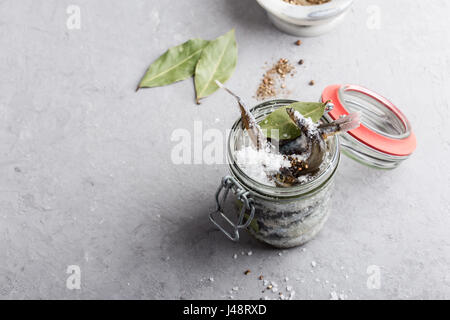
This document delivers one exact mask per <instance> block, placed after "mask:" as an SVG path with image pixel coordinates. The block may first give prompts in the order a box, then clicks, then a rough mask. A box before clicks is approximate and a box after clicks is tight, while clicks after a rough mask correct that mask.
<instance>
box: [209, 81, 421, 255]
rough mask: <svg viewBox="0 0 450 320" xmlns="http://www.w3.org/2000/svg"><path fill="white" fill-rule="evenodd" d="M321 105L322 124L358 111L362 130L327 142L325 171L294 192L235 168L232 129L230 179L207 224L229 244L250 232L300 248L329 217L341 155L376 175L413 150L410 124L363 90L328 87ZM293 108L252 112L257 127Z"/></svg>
mask: <svg viewBox="0 0 450 320" xmlns="http://www.w3.org/2000/svg"><path fill="white" fill-rule="evenodd" d="M321 101H322V102H328V101H331V102H332V103H333V104H334V108H333V109H332V110H330V111H329V112H328V113H326V114H325V115H324V117H322V121H324V122H329V121H333V120H336V119H338V118H339V117H342V116H344V115H347V114H349V112H353V111H359V112H360V113H361V124H360V126H359V127H358V128H356V129H354V130H351V131H349V132H347V133H344V134H342V135H340V138H338V137H337V136H334V137H331V138H329V139H328V141H327V148H328V150H327V158H326V161H324V163H323V166H324V167H323V168H321V170H320V171H319V173H317V174H316V175H314V176H313V177H312V179H310V180H308V182H305V183H302V184H299V185H296V186H293V187H289V188H279V187H275V186H269V185H265V184H262V183H260V182H258V181H256V180H254V179H252V178H251V177H249V176H248V175H247V174H246V173H245V172H243V171H242V170H241V169H240V168H239V166H238V165H237V164H236V158H235V153H236V151H237V150H239V149H240V148H241V147H242V146H243V142H242V141H241V138H242V137H243V136H244V134H243V132H244V129H243V128H242V122H241V119H239V120H238V121H236V123H235V124H234V125H233V127H232V130H231V133H230V136H229V140H228V153H227V156H228V164H229V169H230V173H231V175H230V176H226V177H224V178H223V180H222V183H221V185H220V187H219V189H218V190H217V193H216V204H217V209H216V211H215V212H213V213H211V214H210V220H211V221H212V222H213V223H214V224H215V225H216V226H217V227H218V228H219V229H220V230H222V232H224V233H225V234H226V236H227V237H228V238H230V239H231V240H233V241H237V240H239V230H241V229H248V230H249V232H250V233H251V234H252V235H253V236H254V237H255V238H257V239H258V240H261V241H263V242H265V243H268V244H270V245H272V246H275V247H279V248H289V247H294V246H298V245H301V244H304V243H305V242H307V241H308V240H310V239H312V238H313V237H314V236H315V235H316V234H317V233H318V232H319V231H320V230H321V229H322V227H323V225H324V223H325V222H326V220H327V218H328V215H329V213H330V206H331V202H330V198H331V196H332V193H333V179H334V175H335V173H336V169H337V167H338V164H339V159H340V150H341V149H342V151H343V153H344V154H346V155H348V156H349V157H350V158H352V159H354V160H356V161H358V162H360V163H362V164H364V165H367V166H369V167H373V168H376V169H394V168H396V167H397V166H398V165H400V164H401V163H402V162H403V161H404V160H406V159H408V157H409V156H410V155H411V154H412V153H413V151H414V150H415V148H416V137H415V135H414V133H413V132H412V129H411V125H410V123H409V121H408V119H407V118H406V117H405V115H404V114H403V113H402V112H401V111H400V110H399V109H398V108H397V107H396V106H395V105H394V104H393V103H392V102H390V101H389V100H387V99H386V98H384V97H383V96H381V95H379V94H377V93H375V92H373V91H370V90H368V89H366V88H364V87H361V86H356V85H330V86H328V87H326V88H325V89H324V91H323V92H322V98H321ZM293 102H296V101H293V100H273V101H268V102H265V103H262V104H259V105H258V106H256V107H254V108H253V109H252V110H251V112H252V113H253V115H254V116H255V118H256V120H257V121H258V122H260V121H262V120H263V119H264V118H265V117H266V116H267V115H269V114H270V113H271V112H273V111H274V110H275V109H277V108H280V107H282V106H286V105H289V104H291V103H293ZM230 190H231V191H232V192H233V193H234V194H235V195H236V196H237V198H238V200H239V201H240V203H241V206H240V207H241V208H240V212H239V214H238V220H237V222H236V223H234V222H232V221H231V220H230V219H229V218H228V217H227V216H226V215H225V214H224V203H225V200H226V198H227V196H228V194H229V191H230ZM219 219H222V220H223V221H219ZM224 226H228V229H229V228H230V227H231V230H228V231H227V228H226V227H224Z"/></svg>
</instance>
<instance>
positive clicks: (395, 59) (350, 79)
mask: <svg viewBox="0 0 450 320" xmlns="http://www.w3.org/2000/svg"><path fill="white" fill-rule="evenodd" d="M69 5H77V6H79V8H80V9H81V29H80V30H70V29H68V28H67V26H66V22H67V19H68V17H69V14H67V13H66V9H67V7H68V6H69ZM373 5H376V6H377V8H379V10H380V11H379V12H380V14H381V15H380V17H381V20H380V28H379V29H371V28H368V27H367V21H368V19H369V18H370V15H371V12H373V11H372V9H373V7H371V6H373ZM370 8H372V9H370ZM449 13H450V3H449V2H448V1H445V0H435V1H411V0H399V1H363V0H361V1H357V2H356V3H355V5H354V7H353V8H352V10H351V12H350V13H349V15H348V17H347V19H346V20H345V22H344V23H343V24H342V25H341V26H340V27H339V28H338V29H336V30H335V31H334V32H332V33H330V34H327V35H324V36H322V37H319V38H308V39H306V38H305V39H303V45H302V46H301V47H297V46H295V45H293V42H294V41H295V40H297V38H295V37H291V36H288V35H285V34H282V33H280V32H279V31H277V30H276V29H274V28H273V27H272V26H271V25H270V24H269V23H268V22H267V20H266V16H265V13H264V11H263V10H262V9H261V8H259V7H258V5H257V4H256V2H255V1H252V0H239V1H238V0H227V1H221V0H214V1H213V0H192V1H181V0H177V1H171V2H170V5H169V4H168V3H167V2H166V1H144V0H142V1H138V0H133V1H117V0H115V1H106V0H95V1H93V0H90V1H87V0H73V1H72V0H71V1H66V0H64V1H56V0H48V1H42V0H41V1H31V0H22V1H14V0H2V1H0V119H1V122H0V141H1V143H0V155H1V156H0V174H1V179H0V298H2V299H14V298H19V299H28V298H39V299H41V298H42V299H48V298H56V299H90V298H94V299H110V298H111V299H119V298H125V299H169V298H170V299H180V298H183V299H193V298H200V299H210V298H217V299H229V296H230V295H232V296H233V297H234V298H235V299H238V298H248V299H259V298H261V297H263V296H268V297H270V298H276V297H277V294H275V293H268V292H266V293H262V290H263V285H262V283H261V281H259V280H257V276H259V275H260V274H263V275H264V276H265V278H266V279H269V280H274V281H276V282H277V283H278V286H279V288H280V289H282V290H283V292H284V291H286V290H285V288H284V287H285V285H290V286H292V287H293V289H294V290H295V291H296V297H295V298H296V299H311V298H314V299H328V298H329V297H330V292H332V291H336V293H337V294H341V293H344V294H345V295H346V298H347V299H372V298H373V299H381V298H388V299H393V298H400V299H407V298H412V299H430V298H438V299H443V298H446V299H448V298H450V270H449V269H450V233H449V230H450V228H449V226H450V215H449V211H450V210H449V209H450V201H449V193H450V188H449V169H450V165H449V156H450V138H449V130H448V126H449V120H450V119H449V116H448V111H449V101H450V93H449V88H450V79H449V74H450V36H449V34H448V30H449V29H450V20H449V19H448V14H449ZM232 27H235V28H236V34H237V39H238V44H239V62H238V67H237V69H236V72H235V73H234V75H233V77H232V79H231V80H230V81H229V82H228V84H229V86H231V87H233V88H236V89H238V90H239V92H240V93H241V94H242V96H243V97H244V98H246V100H247V101H248V102H249V103H251V104H255V103H256V101H255V100H254V99H253V94H254V92H255V90H256V87H257V84H258V81H259V79H260V77H261V75H262V73H263V71H264V63H265V62H266V61H267V62H269V63H271V62H273V61H275V60H276V59H278V58H281V57H284V58H288V59H291V60H292V61H296V60H298V59H300V58H302V59H304V60H305V64H304V66H302V67H298V68H297V69H298V74H297V75H296V76H295V77H294V78H292V79H289V80H288V82H287V85H288V88H289V89H291V91H292V93H291V94H290V95H289V96H288V97H290V98H293V99H301V100H313V101H315V100H317V99H318V98H319V96H320V94H321V90H322V89H323V88H324V87H325V86H326V85H328V84H333V83H355V84H360V85H364V86H366V87H369V88H371V89H373V90H375V91H377V92H379V93H382V94H383V95H385V96H387V97H389V98H390V99H391V100H393V101H394V102H395V103H396V104H397V105H398V106H399V107H400V108H401V109H402V110H403V111H404V113H406V115H407V116H408V117H409V119H410V121H411V122H412V125H413V128H414V130H415V132H416V134H417V139H418V148H417V150H416V152H415V153H414V155H413V156H412V157H411V158H410V159H409V160H408V161H406V162H405V163H404V164H402V165H401V166H400V167H399V168H398V169H396V170H394V171H389V172H380V171H377V170H373V169H369V168H366V167H363V166H361V165H359V164H357V163H355V162H353V161H351V160H349V159H347V158H344V159H343V161H342V163H341V165H340V168H339V173H338V175H337V177H336V185H337V188H336V192H335V197H334V207H333V211H332V215H331V218H330V220H329V221H328V223H327V224H326V226H325V228H324V229H323V231H322V232H321V233H320V235H319V236H318V237H317V238H316V239H315V240H313V241H312V242H310V243H308V244H307V245H306V246H304V247H303V248H297V249H292V250H287V251H278V250H274V249H271V248H268V247H266V246H263V245H262V244H260V243H258V242H257V241H255V240H253V239H252V238H250V237H249V236H248V235H244V236H243V239H242V241H241V242H240V243H238V244H235V243H231V242H229V241H228V240H227V239H225V237H224V236H223V235H222V234H220V233H219V232H218V231H216V230H215V229H214V228H213V227H212V225H211V224H210V223H209V221H208V219H207V215H208V212H209V211H210V210H212V209H213V208H214V202H213V194H214V191H215V189H216V187H217V185H218V182H219V180H220V178H221V177H222V176H223V175H225V174H226V173H227V168H226V166H225V165H206V164H205V165H174V164H172V162H171V158H170V151H171V148H172V147H173V145H174V143H173V142H171V141H170V136H171V134H172V132H173V130H175V129H177V128H185V129H187V130H189V131H193V123H194V121H195V120H201V121H203V128H204V129H207V128H218V129H220V130H222V131H225V130H226V129H228V128H229V127H230V126H231V125H232V123H233V122H234V121H235V119H236V118H237V117H238V116H239V113H238V111H237V109H236V108H235V105H234V102H233V101H232V100H230V98H229V97H228V96H227V95H226V94H225V93H223V92H217V93H216V94H214V95H213V96H211V97H209V98H208V99H206V100H205V101H204V102H203V104H202V105H200V106H197V105H196V104H195V103H194V95H193V83H192V81H190V80H188V81H185V82H181V83H177V84H175V85H171V86H168V87H164V88H156V89H150V90H143V91H141V92H138V93H135V92H134V89H135V87H136V85H137V82H138V81H139V79H140V77H141V76H142V74H143V72H144V71H145V69H146V68H147V66H148V65H149V64H150V63H151V61H153V60H154V59H155V58H156V57H158V56H159V55H160V54H161V53H163V52H164V51H165V50H166V49H167V48H168V47H170V46H172V45H176V44H178V43H180V42H182V41H184V40H187V39H189V38H192V37H203V38H207V39H211V38H215V37H216V36H218V35H220V34H223V33H224V32H226V31H227V30H229V29H230V28H232ZM311 79H314V80H315V81H316V85H315V86H313V87H310V86H308V85H307V84H308V82H309V81H310V80H311ZM249 251H252V253H253V254H252V255H251V256H249V255H247V254H245V255H241V252H244V253H247V252H249ZM235 253H237V254H238V258H237V259H233V255H234V254H235ZM312 261H315V262H316V263H317V266H316V267H312V265H311V262H312ZM70 265H77V266H79V267H80V270H81V288H80V289H79V290H77V289H73V290H70V289H68V288H67V286H66V280H67V278H68V277H69V275H68V274H67V273H66V272H67V268H68V266H70ZM371 265H375V266H378V267H379V268H380V271H381V273H380V280H381V281H380V288H379V289H370V288H369V287H370V286H369V287H368V286H367V281H368V279H369V280H370V274H368V273H367V271H368V267H369V266H371ZM246 269H250V270H251V271H252V273H251V274H250V275H248V276H245V275H244V274H243V272H244V271H245V270H246ZM369 271H371V269H369ZM211 277H212V278H213V279H214V281H211V280H209V278H211ZM285 277H288V278H289V280H288V281H287V282H285V281H284V280H283V279H284V278H285ZM235 286H238V287H239V289H238V291H235V292H233V293H231V294H230V290H232V288H233V287H235Z"/></svg>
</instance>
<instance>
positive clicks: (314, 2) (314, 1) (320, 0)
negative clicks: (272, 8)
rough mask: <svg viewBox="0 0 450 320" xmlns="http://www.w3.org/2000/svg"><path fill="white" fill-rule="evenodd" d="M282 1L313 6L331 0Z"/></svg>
mask: <svg viewBox="0 0 450 320" xmlns="http://www.w3.org/2000/svg"><path fill="white" fill-rule="evenodd" d="M283 1H284V2H287V3H289V4H295V5H298V6H314V5H318V4H324V3H327V2H330V1H331V0H283Z"/></svg>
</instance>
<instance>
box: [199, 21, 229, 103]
mask: <svg viewBox="0 0 450 320" xmlns="http://www.w3.org/2000/svg"><path fill="white" fill-rule="evenodd" d="M236 63H237V44H236V37H235V32H234V29H232V30H230V31H229V32H228V33H226V34H225V35H223V36H221V37H219V38H217V39H215V40H213V41H210V42H209V43H208V45H207V46H206V47H205V48H204V49H203V51H202V54H201V57H200V60H199V61H198V64H197V67H196V68H195V90H196V95H197V103H198V102H199V101H200V99H201V98H204V97H207V96H209V95H210V94H212V93H213V92H215V91H216V90H217V89H219V87H218V86H217V84H216V82H215V80H218V81H220V82H222V83H225V82H226V81H227V80H228V79H229V78H230V77H231V75H232V74H233V71H234V69H235V68H236Z"/></svg>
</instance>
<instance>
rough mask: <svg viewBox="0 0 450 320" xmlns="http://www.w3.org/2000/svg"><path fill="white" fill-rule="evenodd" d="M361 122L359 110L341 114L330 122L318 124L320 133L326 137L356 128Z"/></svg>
mask: <svg viewBox="0 0 450 320" xmlns="http://www.w3.org/2000/svg"><path fill="white" fill-rule="evenodd" d="M360 124H361V112H359V111H358V112H352V113H350V114H348V115H346V116H343V117H341V118H339V119H337V120H335V121H333V122H331V123H326V124H322V125H320V126H319V128H318V129H319V130H320V132H321V134H322V135H323V136H324V137H325V138H326V137H329V136H332V135H335V134H339V133H345V132H347V131H350V130H353V129H356V128H358V127H359V126H360Z"/></svg>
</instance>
